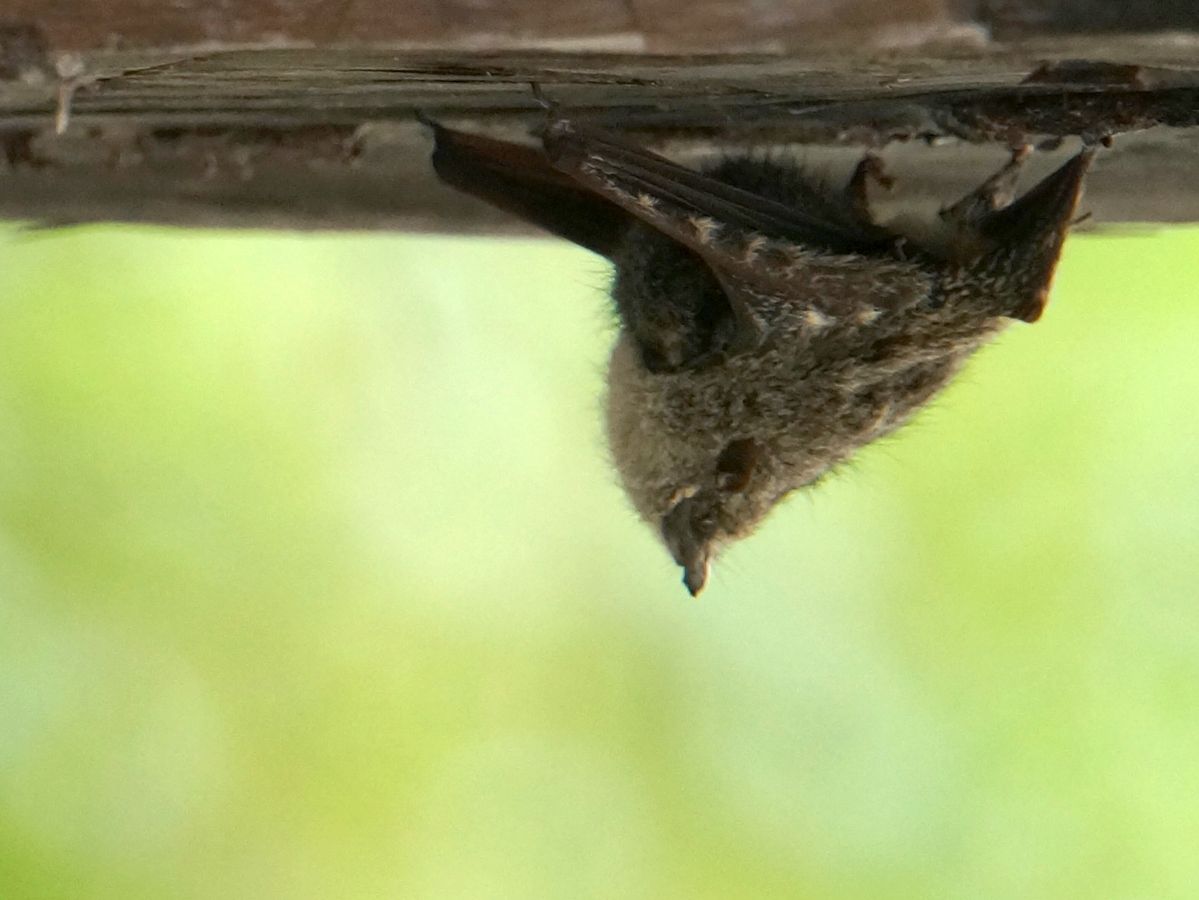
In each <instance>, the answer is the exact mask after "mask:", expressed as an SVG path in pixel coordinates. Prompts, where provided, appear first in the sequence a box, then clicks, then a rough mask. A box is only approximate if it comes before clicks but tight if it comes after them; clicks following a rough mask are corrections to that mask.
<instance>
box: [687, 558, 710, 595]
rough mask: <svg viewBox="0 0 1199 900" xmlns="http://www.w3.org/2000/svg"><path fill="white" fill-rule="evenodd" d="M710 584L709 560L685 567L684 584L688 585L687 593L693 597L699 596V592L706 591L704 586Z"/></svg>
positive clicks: (705, 559)
mask: <svg viewBox="0 0 1199 900" xmlns="http://www.w3.org/2000/svg"><path fill="white" fill-rule="evenodd" d="M707 583H708V560H707V557H705V558H704V559H702V560H700V561H697V562H694V563H688V564H687V565H685V566H683V584H684V585H686V587H687V591H688V592H689V593H690V594H691V596H692V597H696V596H699V592H700V591H702V590H703V589H704V585H705V584H707Z"/></svg>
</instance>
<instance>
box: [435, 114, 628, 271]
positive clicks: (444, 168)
mask: <svg viewBox="0 0 1199 900" xmlns="http://www.w3.org/2000/svg"><path fill="white" fill-rule="evenodd" d="M426 124H428V125H430V126H432V128H433V136H434V141H435V145H434V150H433V169H434V171H436V172H437V175H438V177H439V178H441V180H442V181H444V182H446V183H447V184H449V185H451V186H453V187H455V188H458V189H459V190H461V191H464V192H465V193H467V194H471V195H472V196H475V197H478V198H479V199H480V200H484V201H486V202H487V203H490V204H491V205H492V206H495V207H497V208H499V209H502V210H505V211H506V212H510V213H512V214H513V215H516V216H518V217H519V218H521V219H523V220H524V221H526V222H529V223H530V224H532V225H537V226H539V227H541V228H544V229H545V230H546V231H549V232H551V233H553V234H556V235H558V236H559V237H562V238H566V240H568V241H571V242H572V243H575V244H578V245H580V246H582V247H586V248H587V249H588V250H591V251H593V252H595V253H599V254H600V255H602V256H607V257H611V255H612V252H613V250H614V249H615V247H616V245H617V243H618V242H619V240H620V238H621V235H623V234H624V232H625V230H626V229H627V228H628V225H629V215H628V213H626V212H625V211H624V210H623V209H621V208H620V206H618V205H617V204H615V203H612V202H611V201H610V200H608V199H606V198H604V197H603V196H601V195H599V194H597V193H596V192H595V191H593V190H591V189H590V188H588V187H586V186H584V185H581V184H579V183H578V182H577V181H575V180H574V179H573V178H571V177H570V176H569V175H566V174H564V173H562V172H559V171H557V170H556V169H555V168H554V167H553V166H552V165H550V162H549V160H548V159H547V158H546V156H545V154H544V153H543V152H541V151H540V150H539V149H536V148H534V147H526V146H524V145H522V144H514V143H511V142H508V141H497V140H493V139H491V138H485V137H480V136H478V135H473V134H466V133H464V132H460V131H451V130H450V129H448V128H445V127H443V126H442V125H439V124H437V123H436V122H432V121H427V122H426Z"/></svg>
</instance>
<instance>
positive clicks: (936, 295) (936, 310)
mask: <svg viewBox="0 0 1199 900" xmlns="http://www.w3.org/2000/svg"><path fill="white" fill-rule="evenodd" d="M434 129H435V134H436V140H437V147H436V150H435V152H434V166H435V168H436V169H437V172H438V174H439V175H440V176H441V178H442V179H443V180H445V181H446V182H448V183H450V184H452V185H454V186H455V187H458V188H460V189H462V190H465V191H467V192H469V193H472V194H475V195H476V196H479V197H482V198H483V199H485V200H487V201H489V202H491V203H493V204H494V205H496V206H499V207H501V208H503V209H506V210H508V211H510V212H512V213H514V214H516V215H519V216H521V217H522V218H524V219H525V220H527V221H529V222H532V223H534V224H537V225H540V226H542V227H544V228H546V229H547V230H549V231H551V232H553V233H556V234H558V235H560V236H562V237H565V238H567V239H568V240H572V241H574V242H575V243H578V244H580V245H582V246H584V247H587V248H589V249H591V250H593V251H595V252H597V253H600V254H602V255H603V256H605V257H607V258H608V259H610V260H611V261H612V262H613V264H614V266H615V272H616V274H615V279H614V283H613V299H614V301H615V304H616V308H617V310H618V312H619V315H620V323H621V330H620V335H619V337H618V339H617V342H616V346H615V348H614V350H613V352H612V357H611V360H610V365H609V372H608V388H607V418H608V437H609V443H610V447H611V452H612V457H613V460H614V462H615V464H616V468H617V470H618V471H619V473H620V477H621V480H622V483H623V485H624V488H625V490H626V492H627V494H628V496H629V498H630V500H631V501H632V503H633V506H634V507H635V508H636V509H637V511H638V513H639V514H640V515H641V517H642V518H643V519H645V520H646V521H647V522H648V523H649V524H650V525H651V526H652V527H653V528H654V529H655V530H656V531H657V532H658V534H659V535H660V536H661V538H662V539H663V541H664V542H665V544H666V547H667V549H668V550H669V551H670V553H671V555H672V556H673V557H674V559H675V561H676V562H677V563H678V564H679V565H680V566H681V567H682V568H683V573H684V578H683V580H684V583H685V584H686V586H687V588H688V590H689V591H690V592H691V593H692V594H696V593H698V592H699V590H700V589H701V588H702V587H703V585H704V582H705V581H706V579H707V573H708V567H709V564H710V561H711V559H712V558H713V557H714V555H715V554H716V553H717V552H718V550H719V549H720V548H721V547H722V546H725V545H727V544H728V543H730V542H732V541H734V540H737V539H738V538H740V537H743V536H745V535H747V534H748V533H750V532H751V531H752V530H753V529H754V528H755V527H756V526H757V524H758V523H759V522H761V521H762V519H763V518H764V517H765V516H766V514H767V513H768V512H769V511H770V510H771V509H772V508H773V507H774V506H775V504H777V503H778V502H779V501H780V500H781V499H782V498H783V497H784V496H786V495H787V494H788V493H790V492H791V491H793V490H796V489H797V488H801V487H803V486H805V485H809V484H812V483H813V482H815V481H816V480H817V479H819V478H820V477H821V475H823V474H824V473H825V472H827V471H828V470H829V469H830V468H832V467H833V466H835V465H837V464H838V463H839V462H841V461H843V460H844V459H846V458H847V457H848V456H849V455H850V454H852V453H853V452H854V451H855V450H856V449H857V448H859V447H861V446H863V445H864V444H867V443H869V442H870V441H873V440H875V439H876V438H879V437H881V436H883V435H885V434H887V433H889V432H891V431H893V430H894V429H896V428H897V427H899V426H900V425H902V424H903V423H904V422H905V421H906V420H907V419H908V418H909V417H910V416H911V415H912V414H913V413H914V412H915V411H916V410H918V409H919V408H920V407H921V406H922V405H924V404H925V403H926V402H927V401H928V400H929V399H930V398H931V397H932V396H933V395H934V394H935V393H936V392H937V391H939V390H940V389H941V388H942V387H944V386H945V385H946V384H947V383H948V381H949V380H950V379H951V378H952V376H953V374H954V373H955V372H956V371H957V370H958V368H959V367H960V366H961V364H962V363H963V362H964V361H965V360H966V359H967V358H968V357H969V355H970V354H971V353H972V352H973V351H974V350H976V349H977V348H978V347H980V346H981V345H982V344H983V343H985V342H986V341H987V340H988V339H989V338H990V337H992V336H993V335H994V334H995V333H997V332H998V331H999V330H1000V329H1001V328H1003V326H1004V325H1005V324H1006V323H1007V322H1009V321H1011V320H1012V319H1023V320H1025V321H1035V320H1036V318H1037V317H1038V316H1039V315H1040V313H1041V311H1042V309H1043V308H1044V305H1045V302H1046V298H1047V293H1048V287H1049V283H1050V280H1051V278H1052V275H1053V270H1054V268H1055V266H1056V264H1057V259H1058V256H1059V254H1060V251H1061V246H1062V242H1063V240H1064V239H1065V235H1066V232H1067V230H1068V228H1069V224H1070V221H1071V219H1072V218H1073V215H1074V210H1075V208H1076V206H1077V203H1078V199H1079V196H1080V193H1081V189H1082V181H1083V177H1084V175H1085V173H1086V171H1087V168H1088V166H1089V164H1090V161H1091V158H1092V155H1093V151H1092V150H1091V149H1084V150H1083V151H1082V152H1081V153H1079V154H1078V155H1077V156H1075V157H1074V158H1073V159H1071V160H1070V161H1068V162H1067V163H1065V164H1064V165H1063V166H1062V167H1061V168H1059V169H1058V170H1057V171H1056V172H1054V173H1053V174H1051V175H1049V176H1048V177H1047V178H1045V179H1044V180H1043V181H1041V182H1040V183H1039V184H1037V185H1036V186H1034V187H1033V188H1032V189H1031V190H1029V191H1028V192H1026V193H1025V194H1024V195H1023V196H1022V197H1020V199H1018V200H1015V201H1014V202H1012V191H1013V188H1014V185H1015V181H1016V177H1017V174H1018V170H1019V163H1020V158H1021V156H1022V154H1015V155H1013V158H1012V160H1011V162H1009V163H1008V164H1007V165H1006V166H1004V167H1003V169H1001V170H1000V171H999V172H997V173H996V174H995V175H993V176H992V177H991V178H989V179H988V180H987V181H986V182H984V183H983V184H982V185H981V186H980V187H979V188H977V189H976V190H975V191H973V192H971V193H970V194H968V195H967V196H966V197H964V198H963V199H962V200H960V201H959V202H958V203H956V204H954V205H953V206H950V207H948V208H947V209H945V210H943V211H942V212H941V214H940V215H939V216H938V217H936V221H933V222H924V223H916V224H914V225H909V226H894V225H890V226H887V227H884V226H882V225H879V224H877V223H876V222H875V221H874V219H873V217H872V216H871V214H870V211H869V205H868V203H867V200H866V184H867V181H868V180H869V179H870V178H872V177H874V178H878V179H880V180H882V179H883V177H884V176H883V175H882V172H881V167H880V166H879V165H878V163H877V161H876V160H874V159H873V158H872V157H867V158H866V159H865V160H863V162H862V163H861V164H860V165H859V166H858V168H857V170H856V171H855V173H854V175H853V177H852V178H851V180H850V182H849V184H848V185H847V187H846V188H845V190H844V191H831V190H829V189H828V188H827V187H824V186H823V185H822V184H820V183H817V182H814V181H812V180H810V179H808V178H806V177H805V175H804V174H803V172H802V171H801V170H799V169H798V168H797V167H795V166H792V165H788V164H786V163H784V162H780V161H768V160H757V159H732V160H726V161H724V162H722V163H720V164H718V165H716V166H714V167H712V168H710V169H707V170H705V171H702V172H697V171H694V170H691V169H687V168H684V167H682V166H679V165H676V164H675V163H672V162H670V161H669V160H666V159H664V158H662V157H660V156H657V155H655V154H653V153H650V152H648V151H646V150H644V149H642V148H640V147H637V146H635V145H632V144H629V143H626V142H624V141H622V140H621V139H619V138H617V137H615V136H613V135H610V134H608V133H606V132H601V131H598V130H593V129H588V128H586V127H583V126H581V125H579V124H577V123H574V122H572V121H571V120H569V119H565V118H560V117H554V116H551V118H550V121H549V122H548V124H547V126H546V128H545V130H544V133H543V136H542V140H543V147H542V148H540V149H538V148H532V147H525V146H523V145H518V144H511V143H506V142H501V141H494V140H490V139H487V138H482V137H478V136H474V135H469V134H463V133H460V132H454V131H450V130H448V129H445V128H442V127H440V126H437V125H435V126H434Z"/></svg>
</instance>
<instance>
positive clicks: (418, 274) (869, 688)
mask: <svg viewBox="0 0 1199 900" xmlns="http://www.w3.org/2000/svg"><path fill="white" fill-rule="evenodd" d="M607 277H608V276H607V273H606V272H605V269H604V267H603V266H602V265H601V264H600V263H598V262H596V261H595V260H594V259H593V258H591V257H589V256H587V255H586V254H584V253H582V252H581V251H576V250H573V249H571V248H568V247H566V246H563V245H561V244H558V243H553V242H537V241H511V240H505V241H501V240H491V241H485V240H465V239H444V238H443V239H437V238H417V237H400V236H397V237H392V236H356V237H326V236H278V235H249V234H238V235H233V234H221V233H186V234H185V233H182V232H168V231H154V230H137V229H118V228H105V229H81V230H72V231H65V232H53V233H42V232H21V231H18V230H16V229H11V228H10V229H8V230H6V231H4V232H3V233H2V234H0V896H2V897H4V898H33V897H37V898H43V897H45V898H60V897H61V898H92V897H103V898H110V897H111V898H137V897H154V898H174V897H181V898H193V897H194V898H210V897H211V898H216V897H219V898H265V897H287V898H332V897H355V898H357V897H403V898H426V897H428V898H455V897H468V898H492V897H496V898H499V897H514V898H541V897H570V898H578V897H605V898H607V897H622V898H623V897H630V898H636V897H646V898H651V897H652V898H660V897H689V898H706V897H711V898H727V897H812V898H829V897H835V898H888V900H890V898H930V897H938V898H940V897H947V898H974V900H976V898H1017V897H1018V898H1053V900H1060V898H1067V897H1104V898H1170V897H1179V898H1182V897H1193V896H1195V894H1194V891H1195V885H1197V884H1199V852H1196V848H1197V847H1199V602H1197V599H1199V598H1197V597H1196V594H1197V593H1199V562H1197V561H1196V552H1195V548H1196V544H1197V542H1199V424H1197V423H1196V398H1197V397H1199V303H1196V302H1195V301H1196V296H1195V286H1196V284H1197V283H1199V231H1196V230H1177V231H1171V232H1154V233H1144V234H1132V235H1123V236H1098V237H1097V236H1078V237H1075V238H1074V239H1072V240H1071V241H1070V242H1069V243H1068V245H1067V248H1066V253H1065V257H1064V260H1063V262H1062V265H1061V268H1060V270H1059V273H1058V279H1057V282H1056V287H1055V293H1054V299H1053V302H1052V303H1051V304H1050V308H1049V310H1048V313H1047V314H1046V316H1045V318H1044V319H1043V320H1042V321H1041V322H1040V323H1038V324H1037V325H1035V326H1031V327H1030V326H1019V325H1017V326H1014V327H1013V328H1012V329H1011V330H1010V331H1008V332H1007V333H1006V334H1005V335H1004V336H1003V337H1002V338H1001V339H1000V341H999V342H998V343H997V344H996V345H995V346H993V347H990V348H988V349H987V350H985V351H983V353H981V354H980V355H979V357H978V358H977V359H976V360H975V362H974V364H973V365H972V366H971V367H970V368H969V369H968V370H967V372H966V373H965V374H964V376H963V377H961V378H960V379H959V381H958V382H957V383H956V384H955V386H954V387H953V388H952V389H951V390H950V391H949V392H948V393H947V394H946V395H945V396H943V397H942V398H941V399H939V400H938V401H937V402H936V403H935V405H934V406H933V407H932V408H931V409H929V410H927V411H926V412H925V413H924V414H923V415H922V416H921V417H920V418H919V420H918V421H917V422H916V423H915V424H914V425H912V426H910V427H909V428H907V429H905V430H904V431H903V432H901V433H900V434H899V435H898V436H896V437H894V438H892V439H890V440H888V441H886V442H884V443H882V444H880V445H877V446H874V447H871V448H869V449H868V450H867V451H866V452H864V453H863V454H862V455H861V456H860V458H859V459H858V461H857V462H856V463H855V464H853V465H852V466H850V467H848V468H847V469H846V470H845V471H844V472H843V473H841V474H840V475H839V476H838V477H835V478H832V479H829V480H828V481H827V482H826V483H824V484H823V485H822V486H821V487H819V488H818V489H817V490H815V491H813V492H811V493H809V494H806V495H803V496H800V497H797V498H795V499H794V500H792V501H791V502H790V503H789V504H788V505H787V507H786V508H785V509H782V510H780V511H778V512H777V513H776V514H775V515H774V516H773V517H772V518H771V520H770V521H769V523H768V524H767V526H766V527H764V528H763V529H762V530H761V531H760V532H759V534H758V535H756V536H755V537H754V538H752V539H751V540H749V541H747V542H745V543H743V544H741V545H739V546H737V547H735V548H733V549H732V550H731V551H730V552H729V553H728V554H727V555H726V556H725V557H724V558H723V559H722V560H720V562H719V563H718V565H717V566H716V568H715V571H714V575H713V581H712V582H711V584H710V586H709V588H708V590H707V591H706V592H705V593H704V594H703V595H702V597H701V599H699V600H698V601H692V600H691V599H689V598H688V597H687V595H686V593H685V591H684V590H683V588H682V586H681V585H680V584H679V573H678V571H677V570H676V568H675V567H674V566H673V564H672V563H671V562H670V560H669V558H668V557H667V555H666V553H665V552H664V551H663V550H662V549H661V547H660V546H659V545H658V544H657V543H656V541H655V539H654V537H653V536H652V535H651V534H650V532H649V531H648V530H647V529H646V528H644V527H643V526H642V525H641V524H640V523H639V522H637V521H636V520H635V519H634V517H633V515H632V513H631V512H630V511H629V508H628V506H627V504H626V503H625V501H624V499H623V497H622V495H621V494H620V491H619V489H618V487H617V484H616V480H615V477H614V475H613V473H612V472H611V470H610V468H609V466H608V464H607V462H606V457H605V450H604V447H603V441H602V431H601V424H600V416H599V409H600V404H599V393H600V389H601V383H602V371H603V366H604V361H605V357H606V353H607V347H608V345H609V344H610V342H611V340H612V336H613V323H612V317H611V314H610V313H609V311H608V309H607V304H606V302H605V300H604V297H603V288H604V286H605V283H606V281H607Z"/></svg>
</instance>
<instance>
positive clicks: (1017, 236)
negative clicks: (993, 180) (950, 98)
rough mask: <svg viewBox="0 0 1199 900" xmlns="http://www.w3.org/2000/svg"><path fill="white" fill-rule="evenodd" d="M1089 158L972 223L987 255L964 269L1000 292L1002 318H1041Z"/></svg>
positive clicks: (1087, 154)
mask: <svg viewBox="0 0 1199 900" xmlns="http://www.w3.org/2000/svg"><path fill="white" fill-rule="evenodd" d="M1094 156H1095V151H1094V149H1092V148H1089V147H1088V148H1086V149H1084V150H1083V151H1082V152H1081V153H1079V154H1078V155H1077V156H1075V157H1074V158H1073V159H1071V160H1070V161H1069V162H1067V163H1066V164H1065V165H1063V166H1062V167H1061V168H1059V169H1058V170H1057V171H1056V172H1054V173H1053V174H1051V175H1049V176H1048V177H1046V178H1045V179H1044V180H1042V181H1041V182H1040V183H1039V184H1037V185H1036V186H1035V187H1034V188H1032V190H1030V191H1028V192H1027V193H1026V194H1024V195H1023V196H1022V197H1020V199H1019V200H1017V201H1015V202H1014V203H1012V204H1010V205H1008V206H1005V207H1003V208H1002V209H997V210H994V211H991V212H988V213H986V214H985V215H982V216H979V217H978V218H977V219H976V220H975V221H974V228H975V229H976V231H977V233H978V234H979V235H980V236H981V237H982V238H983V239H984V242H985V245H986V246H987V247H988V248H989V249H988V250H987V251H986V252H984V253H983V254H982V255H981V256H980V257H979V258H978V259H976V260H975V261H973V262H972V263H971V264H970V265H969V267H968V268H969V271H970V274H971V275H972V276H973V277H974V278H976V279H979V280H982V281H984V282H987V283H990V284H996V285H999V286H1001V291H1002V295H1001V296H1000V297H998V298H997V299H998V300H999V301H1000V303H1001V304H1002V312H1003V315H1007V316H1011V317H1012V318H1015V319H1023V320H1024V321H1025V322H1035V321H1036V320H1037V319H1039V318H1040V317H1041V313H1042V312H1044V310H1045V304H1046V302H1047V300H1048V298H1049V284H1050V282H1051V281H1052V279H1053V272H1054V269H1056V268H1057V261H1058V257H1059V256H1060V255H1061V252H1062V243H1063V242H1064V241H1065V239H1066V232H1067V231H1069V230H1070V223H1071V221H1073V219H1074V211H1075V209H1076V208H1077V206H1078V201H1079V198H1080V197H1081V196H1082V184H1083V178H1084V177H1085V176H1086V173H1087V170H1088V169H1089V167H1090V165H1091V160H1092V159H1093V158H1094Z"/></svg>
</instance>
